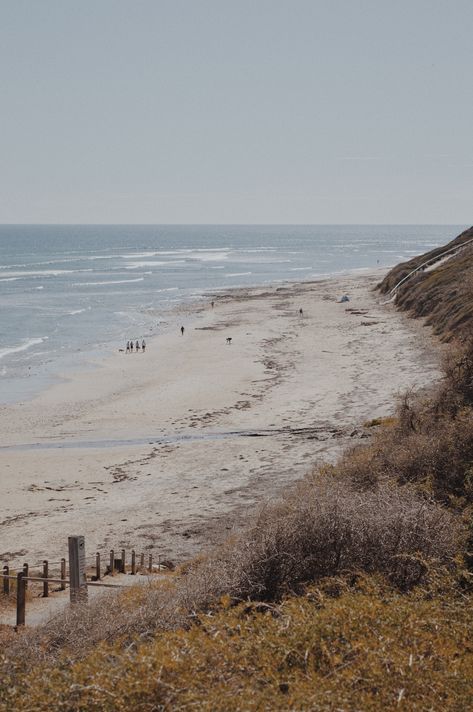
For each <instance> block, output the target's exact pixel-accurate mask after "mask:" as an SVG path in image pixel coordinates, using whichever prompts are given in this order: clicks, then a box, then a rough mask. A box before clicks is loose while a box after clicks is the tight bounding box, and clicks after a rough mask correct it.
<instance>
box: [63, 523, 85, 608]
mask: <svg viewBox="0 0 473 712" xmlns="http://www.w3.org/2000/svg"><path fill="white" fill-rule="evenodd" d="M68 543H69V582H70V596H71V603H77V602H78V601H80V600H84V599H86V598H87V577H86V573H85V539H84V537H83V536H70V537H69V539H68Z"/></svg>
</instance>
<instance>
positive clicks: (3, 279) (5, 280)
mask: <svg viewBox="0 0 473 712" xmlns="http://www.w3.org/2000/svg"><path fill="white" fill-rule="evenodd" d="M17 279H21V277H3V278H0V282H16V281H17Z"/></svg>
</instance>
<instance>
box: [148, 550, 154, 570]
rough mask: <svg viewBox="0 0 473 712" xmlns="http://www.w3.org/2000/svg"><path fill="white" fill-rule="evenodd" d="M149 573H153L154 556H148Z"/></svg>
mask: <svg viewBox="0 0 473 712" xmlns="http://www.w3.org/2000/svg"><path fill="white" fill-rule="evenodd" d="M148 571H149V572H150V573H151V572H152V571H153V554H150V555H149V556H148Z"/></svg>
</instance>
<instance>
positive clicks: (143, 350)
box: [141, 339, 146, 353]
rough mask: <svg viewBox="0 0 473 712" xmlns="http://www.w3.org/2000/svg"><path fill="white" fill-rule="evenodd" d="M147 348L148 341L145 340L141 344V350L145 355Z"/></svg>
mask: <svg viewBox="0 0 473 712" xmlns="http://www.w3.org/2000/svg"><path fill="white" fill-rule="evenodd" d="M145 348H146V341H145V340H144V339H143V340H142V342H141V350H142V352H143V353H144V352H145Z"/></svg>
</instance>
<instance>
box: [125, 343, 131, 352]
mask: <svg viewBox="0 0 473 712" xmlns="http://www.w3.org/2000/svg"><path fill="white" fill-rule="evenodd" d="M126 352H127V354H129V353H130V342H129V341H127V342H126Z"/></svg>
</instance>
